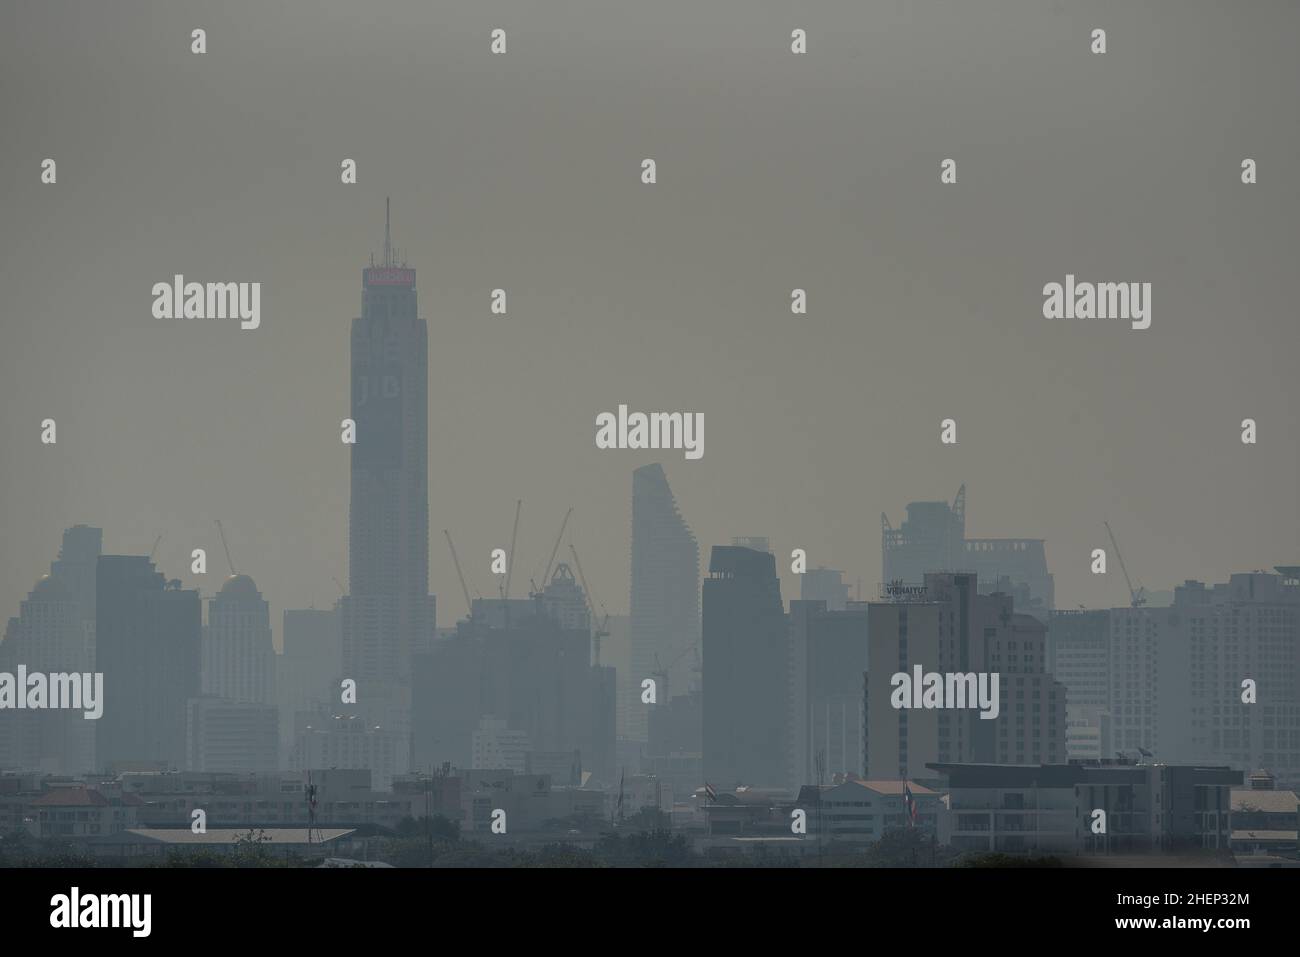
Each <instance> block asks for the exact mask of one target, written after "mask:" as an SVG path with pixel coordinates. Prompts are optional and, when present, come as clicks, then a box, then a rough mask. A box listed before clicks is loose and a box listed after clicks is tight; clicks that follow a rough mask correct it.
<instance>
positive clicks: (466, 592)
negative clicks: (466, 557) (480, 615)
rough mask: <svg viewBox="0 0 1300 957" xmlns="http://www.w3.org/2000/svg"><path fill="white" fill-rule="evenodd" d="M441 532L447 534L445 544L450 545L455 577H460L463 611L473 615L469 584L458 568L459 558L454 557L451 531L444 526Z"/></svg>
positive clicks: (454, 547)
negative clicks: (463, 603) (463, 601)
mask: <svg viewBox="0 0 1300 957" xmlns="http://www.w3.org/2000/svg"><path fill="white" fill-rule="evenodd" d="M442 534H444V535H446V536H447V544H448V545H449V546H450V547H451V560H452V562H453V563H454V564H455V566H456V577H457V578H459V579H460V590H461V591H462V592H463V593H464V595H465V609H466V611H465V613H466V614H467V615H473V614H474V603H473V602H472V601H470V598H469V586H468V585H466V584H465V573H464V572H462V571H461V570H460V559H459V558H457V557H456V543H455V542H453V541H452V540H451V532H449V531H447V530H446V529H445V528H444V529H443V530H442Z"/></svg>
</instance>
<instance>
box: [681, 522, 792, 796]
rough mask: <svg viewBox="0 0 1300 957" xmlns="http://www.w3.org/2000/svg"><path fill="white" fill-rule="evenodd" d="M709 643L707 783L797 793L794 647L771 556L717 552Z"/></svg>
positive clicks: (710, 583)
mask: <svg viewBox="0 0 1300 957" xmlns="http://www.w3.org/2000/svg"><path fill="white" fill-rule="evenodd" d="M703 645H704V654H703V659H704V775H705V778H706V779H707V780H708V781H709V782H710V783H712V784H713V785H714V786H716V787H718V788H719V789H722V788H726V789H730V788H732V787H735V786H736V785H739V784H746V785H750V786H753V787H775V788H789V787H792V786H793V761H794V757H793V752H792V749H791V746H792V743H793V742H792V734H791V724H792V722H791V715H790V710H791V709H790V702H791V690H792V689H791V662H790V658H791V656H790V641H789V634H788V626H787V620H786V616H785V609H784V608H783V606H782V604H781V581H780V579H779V578H777V576H776V560H775V558H774V557H773V556H772V553H771V552H760V551H757V550H755V549H752V548H743V547H740V546H736V545H715V546H714V547H713V554H712V556H711V557H710V560H709V577H708V578H706V579H705V580H704V639H703Z"/></svg>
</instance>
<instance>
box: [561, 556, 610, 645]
mask: <svg viewBox="0 0 1300 957" xmlns="http://www.w3.org/2000/svg"><path fill="white" fill-rule="evenodd" d="M569 551H570V552H571V553H572V554H573V564H574V565H576V566H577V568H578V579H579V580H580V581H581V582H582V593H583V595H584V596H585V597H586V599H587V610H588V611H590V612H591V624H592V628H593V629H594V630H593V631H592V635H591V640H592V642H593V643H594V644H593V648H594V650H595V654H596V662H595V663H596V666H597V667H599V666H600V639H602V638H608V637H609V612H605V618H604V620H603V621H601V622H600V623H599V624H597V623H596V599H595V597H594V596H593V595H592V594H591V587H590V586H589V585H588V584H587V576H586V575H585V574H584V573H583V571H582V561H581V560H580V559H579V558H578V550H577V549H576V548H574V547H573V542H569ZM600 607H601V610H602V611H603V610H604V608H605V606H604V605H601V606H600Z"/></svg>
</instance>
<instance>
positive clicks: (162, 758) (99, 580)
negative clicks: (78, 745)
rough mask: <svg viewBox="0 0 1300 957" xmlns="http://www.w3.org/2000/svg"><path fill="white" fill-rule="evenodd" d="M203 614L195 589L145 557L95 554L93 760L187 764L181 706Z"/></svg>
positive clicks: (197, 677) (196, 678)
mask: <svg viewBox="0 0 1300 957" xmlns="http://www.w3.org/2000/svg"><path fill="white" fill-rule="evenodd" d="M202 620H203V612H202V608H201V606H200V604H199V593H198V591H197V590H183V589H182V588H181V587H180V582H179V581H175V580H173V581H166V580H165V579H164V578H163V576H162V574H161V573H159V572H158V571H157V570H156V569H155V568H154V565H153V562H151V561H150V560H149V559H148V558H147V557H145V556H136V555H101V556H100V558H99V562H98V565H97V566H96V572H95V644H96V669H97V670H98V671H101V672H103V674H104V713H103V716H102V717H100V718H99V719H98V720H97V721H96V722H95V724H96V727H95V749H96V763H97V764H98V766H99V768H100V769H101V770H106V769H107V768H108V767H109V765H112V764H124V765H133V764H163V765H166V766H168V767H176V768H184V767H185V766H186V760H187V755H186V705H187V702H188V701H189V699H190V698H193V697H196V696H197V695H198V694H199V689H200V681H201V670H200V669H201V665H200V660H201V650H200V641H201V638H200V635H201V631H202Z"/></svg>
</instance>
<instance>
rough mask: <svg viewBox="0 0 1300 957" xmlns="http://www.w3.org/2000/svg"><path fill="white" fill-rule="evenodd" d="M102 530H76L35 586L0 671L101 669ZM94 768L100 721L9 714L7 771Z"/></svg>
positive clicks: (0, 758)
mask: <svg viewBox="0 0 1300 957" xmlns="http://www.w3.org/2000/svg"><path fill="white" fill-rule="evenodd" d="M102 536H103V532H102V531H101V530H100V529H98V528H91V527H89V526H87V525H76V526H73V527H72V528H69V529H67V530H66V531H64V533H63V546H62V547H61V548H60V549H59V557H58V560H57V561H54V562H51V563H50V574H48V575H46V576H45V577H44V578H42V579H41V580H40V581H38V582H37V583H36V586H35V587H34V588H33V589H32V590H31V592H30V593H29V594H28V595H27V600H26V601H24V602H23V603H22V606H21V608H20V611H19V615H18V617H17V618H11V619H10V620H9V625H8V627H7V629H6V631H5V638H4V641H0V671H8V672H13V671H14V670H15V669H16V668H17V667H18V666H19V665H25V666H26V667H27V669H28V671H29V672H43V673H60V672H63V673H67V672H80V673H83V674H84V673H87V672H93V671H94V670H95V562H96V560H97V559H98V557H99V549H100V542H101V541H102ZM94 764H95V722H94V721H87V720H85V719H84V718H83V716H82V712H80V711H76V710H44V711H13V712H7V713H6V715H5V717H4V720H0V767H17V768H28V769H33V770H34V769H40V770H42V771H46V772H51V773H56V774H81V773H84V772H86V771H90V770H92V769H93V768H94Z"/></svg>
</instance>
